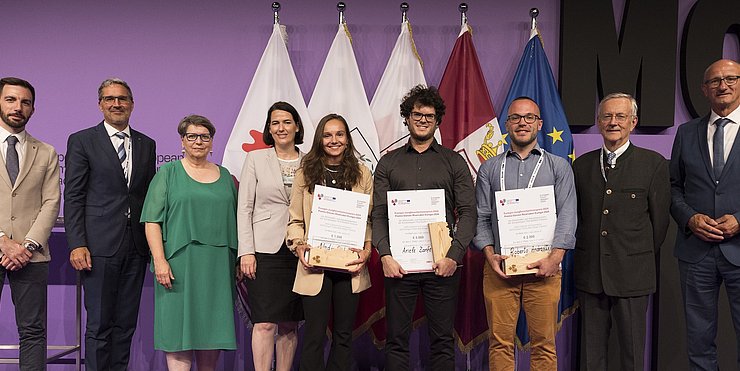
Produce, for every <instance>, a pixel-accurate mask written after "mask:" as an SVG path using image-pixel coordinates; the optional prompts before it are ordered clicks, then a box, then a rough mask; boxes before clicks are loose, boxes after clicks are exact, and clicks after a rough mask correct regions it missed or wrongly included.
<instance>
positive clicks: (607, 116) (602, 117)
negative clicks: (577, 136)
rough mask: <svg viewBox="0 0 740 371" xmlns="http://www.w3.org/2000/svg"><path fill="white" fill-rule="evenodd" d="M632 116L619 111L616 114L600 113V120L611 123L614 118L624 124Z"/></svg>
mask: <svg viewBox="0 0 740 371" xmlns="http://www.w3.org/2000/svg"><path fill="white" fill-rule="evenodd" d="M630 117H632V115H625V114H624V113H617V114H616V115H614V114H611V113H605V114H603V115H599V122H603V123H610V122H612V120H614V121H616V122H617V123H619V124H624V123H625V122H627V120H629V118H630Z"/></svg>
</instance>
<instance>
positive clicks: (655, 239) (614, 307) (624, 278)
mask: <svg viewBox="0 0 740 371" xmlns="http://www.w3.org/2000/svg"><path fill="white" fill-rule="evenodd" d="M637 121H638V118H637V102H636V101H635V98H633V97H632V96H631V95H629V94H624V93H612V94H609V95H607V96H606V97H604V99H602V100H601V103H599V115H598V117H597V122H598V126H599V131H600V132H601V136H602V137H603V139H604V144H603V145H602V146H601V148H599V149H595V150H593V151H591V152H588V153H586V154H584V155H582V156H580V157H578V159H577V160H576V161H575V163H574V164H573V173H574V176H575V181H576V190H577V193H578V230H577V233H576V236H577V238H576V241H577V242H576V248H575V269H574V271H575V278H576V288H577V289H578V299H579V302H580V305H581V316H582V317H581V320H582V322H581V333H582V337H581V354H582V355H583V362H581V369H583V370H606V369H608V366H607V360H608V358H609V357H608V353H609V352H608V350H609V349H608V344H609V333H610V332H611V331H614V332H616V334H617V337H618V339H619V345H620V346H619V352H618V354H619V360H620V361H619V364H620V365H621V368H622V369H623V370H642V369H643V365H644V362H643V358H644V357H643V353H644V350H645V329H646V317H645V313H646V312H647V305H648V297H649V295H650V294H652V293H654V292H655V289H656V276H657V275H656V271H657V269H656V265H655V262H656V253H657V252H658V249H659V248H660V245H661V244H662V243H663V240H664V239H665V236H666V232H667V231H668V222H669V218H670V216H669V213H668V210H669V208H670V204H671V198H670V189H671V188H670V183H669V180H668V162H667V161H666V160H665V158H663V156H661V155H660V154H658V153H657V152H654V151H651V150H648V149H644V148H640V147H637V146H635V145H634V144H632V143H631V142H630V139H629V138H630V132H631V131H632V130H633V129H634V128H635V126H637Z"/></svg>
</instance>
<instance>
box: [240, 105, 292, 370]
mask: <svg viewBox="0 0 740 371" xmlns="http://www.w3.org/2000/svg"><path fill="white" fill-rule="evenodd" d="M262 138H263V140H264V142H265V144H267V145H268V146H270V148H265V149H260V150H256V151H252V152H249V153H247V157H246V159H245V160H244V166H243V167H242V174H241V178H240V182H239V201H238V207H237V223H238V231H239V260H240V261H239V265H240V267H239V268H240V271H241V273H242V274H243V275H244V277H246V278H247V280H246V281H247V290H248V292H249V307H250V310H251V319H252V323H254V328H253V330H252V355H253V359H254V368H255V370H257V371H263V370H270V368H271V365H272V360H273V353H274V349H275V348H277V355H276V370H277V371H283V370H286V371H287V370H290V369H291V367H292V365H293V356H294V354H295V349H296V346H297V344H298V338H297V334H296V328H297V324H298V321H300V320H302V319H303V309H302V306H301V299H300V296H299V295H297V294H296V293H294V292H293V291H292V288H293V281H294V280H295V267H296V264H297V263H298V259H297V258H296V257H295V256H294V255H293V254H292V253H291V252H290V251H289V250H288V248H287V247H286V245H285V241H284V237H285V231H286V226H287V225H288V207H289V206H290V195H291V187H292V186H293V178H294V176H295V173H296V171H297V170H298V167H299V166H300V162H301V159H302V158H303V153H301V152H300V151H299V150H298V148H297V147H296V145H297V144H301V143H303V124H302V123H301V117H300V116H299V115H298V112H297V111H296V109H295V108H294V107H293V106H292V105H290V104H289V103H286V102H276V103H275V104H273V105H272V106H271V107H270V109H269V110H268V112H267V120H266V122H265V128H264V130H263V132H262ZM276 333H277V336H275V334H276ZM276 345H277V347H276Z"/></svg>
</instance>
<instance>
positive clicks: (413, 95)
mask: <svg viewBox="0 0 740 371" xmlns="http://www.w3.org/2000/svg"><path fill="white" fill-rule="evenodd" d="M417 104H419V105H422V106H428V107H434V113H435V114H436V115H437V125H440V124H442V116H444V115H445V102H444V100H442V97H441V96H440V95H439V90H437V88H436V87H434V86H424V85H422V84H419V85H416V86H414V87H413V88H412V89H411V91H409V92H408V94H406V96H405V97H403V101H401V116H403V117H404V118H409V115H411V110H413V109H414V106H415V105H417Z"/></svg>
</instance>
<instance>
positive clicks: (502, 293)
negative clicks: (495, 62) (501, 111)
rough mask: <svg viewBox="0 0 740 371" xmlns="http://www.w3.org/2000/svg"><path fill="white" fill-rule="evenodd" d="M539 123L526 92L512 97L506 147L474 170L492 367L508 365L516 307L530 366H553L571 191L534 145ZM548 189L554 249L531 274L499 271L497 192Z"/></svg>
mask: <svg viewBox="0 0 740 371" xmlns="http://www.w3.org/2000/svg"><path fill="white" fill-rule="evenodd" d="M541 128H542V119H541V118H540V109H539V107H538V106H537V103H536V102H535V101H533V100H532V99H530V98H528V97H519V98H516V99H514V100H513V101H512V102H511V105H510V106H509V111H508V116H507V118H506V131H507V132H508V133H509V138H510V140H511V148H510V149H509V150H508V151H506V152H504V153H502V154H500V155H498V156H496V157H494V158H492V159H490V160H488V161H486V162H484V163H483V165H481V167H480V169H479V170H478V178H477V183H476V192H475V193H476V199H477V203H478V225H477V230H476V236H475V238H474V239H473V244H474V245H475V247H476V248H478V249H481V250H483V253H484V254H485V256H486V261H487V262H488V264H486V265H485V267H484V270H483V296H484V299H485V304H486V312H487V314H488V323H489V327H490V334H489V344H490V345H489V348H488V359H489V366H490V368H491V370H513V369H514V337H515V333H516V323H517V319H518V316H519V309H520V306H523V308H524V312H525V314H526V315H527V322H528V325H529V336H530V341H531V346H532V356H531V359H530V368H531V369H532V370H556V369H557V355H556V353H555V331H556V327H557V317H558V301H559V300H560V262H561V261H562V259H563V256H564V255H565V250H569V249H572V248H573V247H574V246H575V230H576V193H575V186H574V183H573V171H572V170H571V167H570V165H569V164H568V162H567V161H566V160H565V159H563V158H561V157H558V156H555V155H552V154H550V153H547V152H545V151H544V150H543V149H541V148H540V147H539V145H538V144H537V133H538V132H539V130H540V129H541ZM543 186H552V187H553V191H554V195H555V208H556V212H557V222H556V224H555V234H554V238H553V241H552V250H551V252H550V253H549V255H547V257H545V258H542V259H540V260H538V261H536V262H534V263H531V264H529V265H528V266H527V268H528V269H537V272H536V273H535V274H534V275H531V274H529V275H518V276H508V275H506V274H505V273H504V272H503V271H502V268H501V266H502V262H503V261H504V260H505V259H507V258H508V257H507V256H504V255H501V236H500V234H499V229H498V222H497V217H496V206H497V205H496V197H495V194H496V192H499V191H505V190H507V189H522V188H532V187H543Z"/></svg>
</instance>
